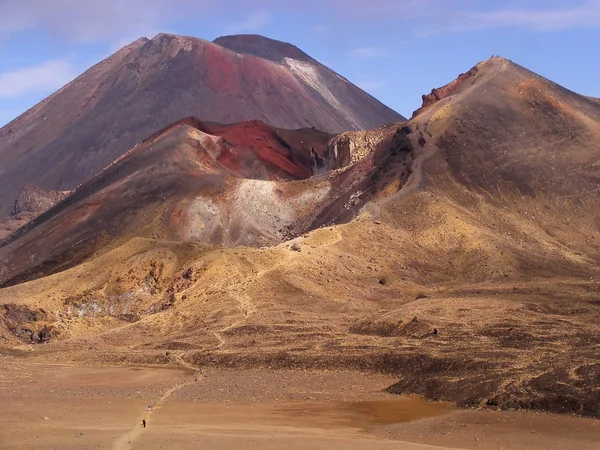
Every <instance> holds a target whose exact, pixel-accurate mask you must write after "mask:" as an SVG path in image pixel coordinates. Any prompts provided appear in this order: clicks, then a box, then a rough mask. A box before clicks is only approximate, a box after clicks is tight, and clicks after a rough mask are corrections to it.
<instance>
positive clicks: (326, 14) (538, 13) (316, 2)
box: [0, 0, 600, 44]
mask: <svg viewBox="0 0 600 450" xmlns="http://www.w3.org/2000/svg"><path fill="white" fill-rule="evenodd" d="M499 5H501V6H499ZM514 5H518V6H514ZM257 9H258V10H257ZM232 11H235V12H236V13H237V14H240V15H242V16H243V15H244V14H247V15H248V16H247V17H246V18H245V19H244V20H242V21H240V22H239V23H237V24H232V26H231V27H230V28H229V29H230V31H232V32H247V31H257V30H260V29H262V28H264V27H265V26H266V25H268V24H269V23H270V21H271V14H270V12H272V13H273V14H276V13H277V12H280V11H285V12H286V13H288V14H289V13H292V14H296V13H297V14H298V16H299V19H298V20H301V18H300V16H302V17H304V18H305V17H306V11H314V14H315V16H317V15H319V14H320V16H319V17H320V20H321V21H325V20H326V21H327V22H326V23H327V24H328V25H327V28H323V27H319V25H318V24H316V25H313V24H311V23H309V24H308V25H307V27H306V28H307V29H308V30H312V31H313V32H317V33H318V32H323V31H325V30H328V29H332V30H335V29H337V28H338V27H339V26H340V25H342V26H344V27H345V28H348V29H350V30H351V29H353V27H354V26H356V25H358V26H379V27H390V26H392V25H391V24H390V23H389V22H390V21H392V22H393V26H394V27H398V28H402V29H404V30H405V31H406V32H407V33H408V32H411V30H412V31H413V32H421V33H425V34H432V33H444V32H461V31H470V30H477V29H486V28H498V27H522V28H528V29H532V30H539V31H547V30H559V29H568V28H578V27H600V0H570V1H567V2H562V4H561V3H560V2H559V1H558V0H544V1H543V0H505V1H504V2H492V1H489V2H482V1H480V0H453V1H449V0H396V1H390V0H304V1H303V2H281V1H276V0H253V1H252V2H249V1H248V0H179V3H178V4H177V7H173V3H172V1H171V0H85V1H81V0H51V1H49V0H0V17H1V18H2V20H0V41H2V40H3V39H5V38H7V37H10V36H11V35H14V34H15V33H18V32H23V31H29V30H36V31H40V32H45V33H47V34H49V35H52V36H55V37H56V36H58V37H60V38H62V39H65V40H68V41H69V42H73V43H89V42H103V43H108V44H110V43H114V42H117V41H118V42H124V41H125V40H126V39H131V37H135V38H137V37H140V36H147V35H148V34H149V32H148V30H151V31H152V32H153V33H154V32H156V31H158V30H160V31H164V30H166V29H171V28H173V25H174V24H176V23H177V22H178V21H184V20H189V19H190V18H195V17H197V18H198V20H200V19H202V20H206V19H207V18H208V20H212V19H213V18H215V19H216V18H218V19H219V20H220V21H222V20H224V19H226V18H227V17H228V16H231V12H232ZM269 11H270V12H269ZM349 21H350V22H351V23H348V22H349ZM311 22H312V21H311ZM405 34H406V33H405ZM148 37H150V36H148ZM131 40H133V39H131Z"/></svg>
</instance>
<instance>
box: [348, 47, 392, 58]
mask: <svg viewBox="0 0 600 450" xmlns="http://www.w3.org/2000/svg"><path fill="white" fill-rule="evenodd" d="M348 54H349V55H350V56H354V57H356V58H385V57H387V56H389V54H388V52H387V50H386V49H385V48H382V47H362V48H355V49H354V50H350V51H349V52H348Z"/></svg>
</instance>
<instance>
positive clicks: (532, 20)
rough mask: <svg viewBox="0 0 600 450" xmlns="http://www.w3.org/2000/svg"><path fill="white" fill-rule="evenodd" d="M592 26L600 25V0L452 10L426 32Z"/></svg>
mask: <svg viewBox="0 0 600 450" xmlns="http://www.w3.org/2000/svg"><path fill="white" fill-rule="evenodd" d="M591 27H600V0H588V1H586V2H584V3H579V4H578V5H571V6H564V7H553V8H539V7H538V8H529V9H526V8H521V9H519V8H516V9H515V8H512V9H498V10H494V11H483V12H480V11H469V10H466V11H457V12H451V13H450V15H449V16H448V17H447V18H446V20H444V22H443V23H438V24H435V25H431V26H429V27H428V28H426V30H425V34H437V33H444V32H464V31H476V30H484V29H490V28H523V29H529V30H533V31H559V30H567V29H573V28H591Z"/></svg>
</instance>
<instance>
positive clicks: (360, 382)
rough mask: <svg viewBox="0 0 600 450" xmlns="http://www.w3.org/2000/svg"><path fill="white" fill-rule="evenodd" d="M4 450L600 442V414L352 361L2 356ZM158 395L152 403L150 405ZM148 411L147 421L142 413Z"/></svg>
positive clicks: (575, 445)
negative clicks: (196, 363)
mask: <svg viewBox="0 0 600 450" xmlns="http://www.w3.org/2000/svg"><path fill="white" fill-rule="evenodd" d="M0 362H1V363H2V365H1V366H0V367H1V369H0V405H2V408H0V423H2V424H3V425H2V427H1V428H0V448H6V449H40V448H43V449H114V450H118V449H138V448H139V449H141V448H144V449H174V448H177V449H196V448H202V449H239V448H244V449H280V448H289V449H308V448H310V449H324V450H325V449H334V448H345V449H351V450H354V449H356V450H359V449H360V450H362V449H365V450H366V449H390V450H391V449H403V450H409V449H410V450H413V449H414V450H417V449H419V450H420V449H436V448H437V449H442V448H444V449H449V448H452V449H501V448H502V449H506V450H508V449H564V448H569V449H596V448H599V445H600V421H598V420H594V419H585V418H578V417H572V416H564V415H563V416H561V415H551V414H542V413H533V412H510V411H490V410H485V411H484V410H479V411H477V410H459V409H456V408H455V407H453V406H452V405H450V404H447V403H432V402H426V401H424V400H422V399H420V398H418V397H413V396H396V395H392V394H387V393H384V392H383V389H384V388H386V387H387V386H389V385H390V384H392V383H393V382H394V381H395V380H394V379H393V378H391V377H387V376H382V375H373V374H365V373H361V372H347V371H339V372H335V371H316V372H315V371H294V370H281V371H279V370H278V371H270V370H267V369H260V370H221V369H212V368H209V369H204V370H203V371H202V373H201V372H199V371H195V370H193V369H191V368H190V367H183V366H182V367H172V368H164V367H163V368H158V367H150V366H139V367H133V366H79V365H64V364H60V365H59V364H53V363H52V362H46V361H36V360H28V359H23V358H15V357H12V356H2V357H0ZM148 405H152V411H151V412H148V410H147V406H148ZM142 419H146V421H147V427H146V428H143V427H142V425H141V420H142Z"/></svg>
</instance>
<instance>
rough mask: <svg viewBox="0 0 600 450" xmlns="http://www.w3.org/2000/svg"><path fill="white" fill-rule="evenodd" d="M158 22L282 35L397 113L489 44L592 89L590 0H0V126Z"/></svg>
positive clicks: (584, 90) (595, 33)
mask: <svg viewBox="0 0 600 450" xmlns="http://www.w3.org/2000/svg"><path fill="white" fill-rule="evenodd" d="M160 32H167V33H173V34H180V35H186V36H195V37H199V38H203V39H207V40H213V39H215V38H216V37H218V36H222V35H227V34H241V33H251V34H261V35H264V36H267V37H270V38H274V39H278V40H281V41H285V42H290V43H292V44H294V45H296V46H297V47H299V48H301V49H302V50H304V51H305V52H306V53H308V54H309V55H310V56H312V57H313V58H315V59H317V60H318V61H320V62H321V63H323V64H325V65H327V66H329V67H330V68H332V69H333V70H335V71H336V72H338V73H339V74H341V75H342V76H344V77H346V78H347V79H348V80H350V81H351V82H353V83H354V84H356V85H358V86H359V87H361V88H362V89H364V90H365V91H367V92H368V93H370V94H371V95H373V96H374V97H376V98H377V99H379V100H380V101H382V102H383V103H385V104H386V105H388V106H389V107H391V108H393V109H395V110H396V111H398V112H400V113H401V114H403V115H405V116H410V115H411V114H412V111H413V110H415V109H417V108H418V107H419V106H420V103H421V95H422V94H424V93H427V92H430V91H431V89H432V88H434V87H439V86H442V85H444V84H446V83H448V82H450V81H452V80H453V79H454V78H456V77H457V76H458V75H459V74H460V73H462V72H466V71H467V70H469V68H471V67H472V66H473V65H475V64H476V63H478V62H479V61H482V60H485V59H488V58H489V57H491V56H492V55H500V56H503V57H505V58H508V59H511V60H512V61H514V62H516V63H518V64H520V65H522V66H525V67H526V68H528V69H530V70H533V71H534V72H536V73H538V74H540V75H542V76H545V77H546V78H549V79H551V80H553V81H555V82H557V83H559V84H561V85H563V86H565V87H567V88H568V89H571V90H573V91H576V92H578V93H581V94H584V95H589V96H594V97H600V81H598V73H600V51H599V49H600V0H561V1H558V0H519V1H517V0H503V1H497V0H301V1H287V0H277V1H274V0H178V1H177V2H173V1H172V0H85V1H81V0H0V126H2V125H4V124H6V123H8V122H9V121H11V120H12V119H14V118H16V117H17V116H18V115H20V114H21V113H23V112H24V111H25V110H27V109H28V108H30V107H32V106H34V105H35V104H36V103H37V102H39V101H40V100H42V99H43V98H45V97H47V96H48V95H50V94H52V93H53V92H54V91H56V90H57V89H59V88H60V87H62V86H63V85H64V84H66V83H67V82H69V81H71V80H72V79H74V78H76V77H77V76H78V75H80V74H81V73H83V72H84V71H85V70H86V69H88V68H89V67H91V66H92V65H93V64H95V63H97V62H99V61H100V60H102V59H103V58H105V57H107V56H108V55H110V54H112V53H113V52H115V51H116V50H118V49H119V48H120V47H122V46H124V45H126V44H127V43H129V42H132V41H134V40H135V39H137V38H139V37H142V36H145V37H148V38H152V37H153V36H155V35H156V34H158V33H160Z"/></svg>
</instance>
